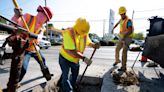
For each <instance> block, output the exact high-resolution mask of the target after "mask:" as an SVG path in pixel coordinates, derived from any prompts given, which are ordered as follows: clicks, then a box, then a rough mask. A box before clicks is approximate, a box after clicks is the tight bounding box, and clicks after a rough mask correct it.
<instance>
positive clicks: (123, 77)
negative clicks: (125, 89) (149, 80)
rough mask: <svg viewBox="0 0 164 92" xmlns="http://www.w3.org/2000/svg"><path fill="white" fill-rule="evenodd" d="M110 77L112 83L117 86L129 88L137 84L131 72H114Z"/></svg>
mask: <svg viewBox="0 0 164 92" xmlns="http://www.w3.org/2000/svg"><path fill="white" fill-rule="evenodd" d="M111 75H112V78H113V82H114V83H115V84H117V85H122V86H130V85H137V84H138V83H139V81H138V78H137V76H136V75H135V74H134V72H132V71H126V72H118V71H115V70H114V71H113V72H112V73H111Z"/></svg>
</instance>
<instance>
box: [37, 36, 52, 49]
mask: <svg viewBox="0 0 164 92" xmlns="http://www.w3.org/2000/svg"><path fill="white" fill-rule="evenodd" d="M39 47H40V48H41V49H42V48H45V49H48V48H49V47H51V42H50V41H48V40H47V39H46V37H43V38H42V40H40V41H39Z"/></svg>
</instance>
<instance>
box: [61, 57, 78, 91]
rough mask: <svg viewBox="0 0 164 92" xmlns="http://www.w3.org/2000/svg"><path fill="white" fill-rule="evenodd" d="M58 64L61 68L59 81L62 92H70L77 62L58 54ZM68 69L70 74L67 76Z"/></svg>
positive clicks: (73, 82)
mask: <svg viewBox="0 0 164 92" xmlns="http://www.w3.org/2000/svg"><path fill="white" fill-rule="evenodd" d="M59 64H60V68H61V70H62V75H61V78H60V79H59V80H60V81H61V89H62V91H63V92H70V91H72V90H73V88H74V87H75V84H76V80H77V76H78V74H79V67H80V65H79V63H77V64H76V63H73V62H70V61H68V60H67V59H65V58H64V57H63V56H62V55H59ZM70 69H71V76H69V71H70Z"/></svg>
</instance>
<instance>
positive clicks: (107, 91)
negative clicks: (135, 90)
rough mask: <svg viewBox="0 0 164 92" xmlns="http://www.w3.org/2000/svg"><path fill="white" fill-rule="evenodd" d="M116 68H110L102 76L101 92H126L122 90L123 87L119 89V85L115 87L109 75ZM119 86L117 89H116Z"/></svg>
mask: <svg viewBox="0 0 164 92" xmlns="http://www.w3.org/2000/svg"><path fill="white" fill-rule="evenodd" d="M117 68H118V67H117V66H115V67H112V68H110V69H109V70H108V72H106V73H105V74H104V76H103V85H102V87H101V92H128V91H126V90H125V89H124V87H121V86H119V85H116V84H115V83H114V82H113V78H112V75H111V73H112V72H113V71H114V70H115V69H117ZM118 86H119V87H118Z"/></svg>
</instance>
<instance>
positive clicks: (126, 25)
mask: <svg viewBox="0 0 164 92" xmlns="http://www.w3.org/2000/svg"><path fill="white" fill-rule="evenodd" d="M119 15H120V16H121V19H120V20H119V21H118V22H117V24H116V25H115V26H114V27H113V29H112V32H113V30H114V29H115V28H116V27H117V26H118V24H120V32H119V41H118V43H117V46H116V49H115V63H114V64H113V66H116V65H117V64H118V63H120V62H121V60H120V59H119V52H120V50H121V49H122V48H123V51H122V66H121V68H120V69H118V70H119V71H126V62H127V51H128V48H129V45H130V43H131V41H132V33H133V30H134V29H133V23H132V20H131V19H129V18H128V16H127V15H126V8H125V7H124V6H121V7H120V8H119Z"/></svg>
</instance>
